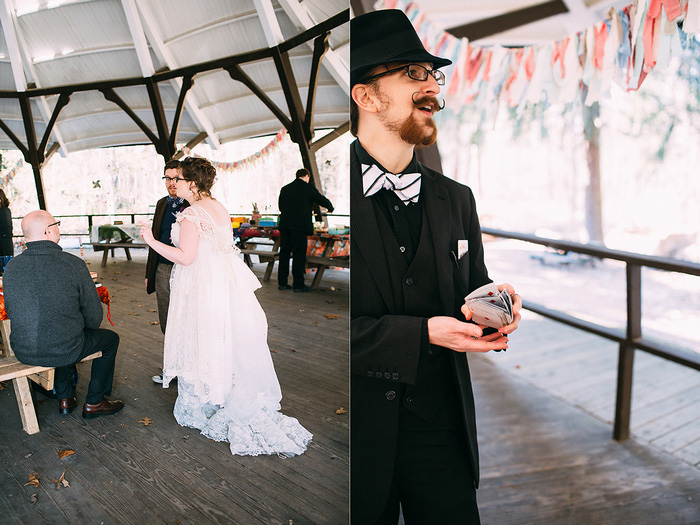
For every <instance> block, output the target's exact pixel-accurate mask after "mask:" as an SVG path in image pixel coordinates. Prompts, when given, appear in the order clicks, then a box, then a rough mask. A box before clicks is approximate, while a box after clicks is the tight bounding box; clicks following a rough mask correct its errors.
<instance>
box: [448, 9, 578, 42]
mask: <svg viewBox="0 0 700 525" xmlns="http://www.w3.org/2000/svg"><path fill="white" fill-rule="evenodd" d="M568 12H569V10H568V9H567V7H566V5H565V4H564V2H563V1H562V0H549V1H547V2H544V3H542V4H537V5H533V6H530V7H525V8H523V9H518V10H516V11H511V12H509V13H505V14H502V15H498V16H494V17H491V18H486V19H484V20H479V21H478V22H471V23H469V24H464V25H461V26H456V27H451V28H449V29H447V32H448V33H451V34H452V35H453V36H455V37H457V38H466V39H467V40H469V41H474V40H479V39H481V38H486V37H488V36H492V35H497V34H499V33H503V32H505V31H508V30H509V29H514V28H516V27H520V26H524V25H527V24H530V23H532V22H537V21H538V20H543V19H545V18H549V17H550V16H555V15H561V14H563V13H568Z"/></svg>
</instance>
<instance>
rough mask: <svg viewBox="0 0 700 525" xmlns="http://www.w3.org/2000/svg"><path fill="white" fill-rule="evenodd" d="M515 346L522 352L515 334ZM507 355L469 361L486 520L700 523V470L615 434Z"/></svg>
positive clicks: (488, 524) (488, 523)
mask: <svg viewBox="0 0 700 525" xmlns="http://www.w3.org/2000/svg"><path fill="white" fill-rule="evenodd" d="M522 326H524V325H521V327H522ZM509 346H510V348H509V349H508V352H507V353H508V354H509V355H512V354H517V353H519V352H521V351H523V352H524V350H523V348H521V347H520V346H519V345H518V343H517V342H516V338H515V337H512V338H511V344H510V345H509ZM501 358H502V356H500V355H499V354H493V355H481V354H478V355H473V356H470V358H469V362H470V365H471V372H472V380H473V383H474V394H475V398H476V403H477V427H478V435H479V447H480V456H481V486H480V488H479V491H478V501H479V508H480V514H481V518H482V523H483V524H484V525H493V524H498V525H509V524H547V525H559V524H566V525H572V524H576V525H578V524H580V525H590V524H596V525H608V524H609V525H622V524H629V525H656V524H660V523H663V524H674V525H683V524H687V525H690V524H695V525H697V524H698V523H700V469H698V468H696V467H694V466H691V465H689V464H688V463H686V462H684V461H682V460H681V459H679V458H677V457H674V456H671V455H669V454H667V453H666V452H663V451H660V450H658V449H657V448H655V447H652V446H649V445H647V444H645V443H643V442H641V441H640V440H637V439H629V440H627V441H625V442H623V443H618V442H616V441H614V440H613V439H612V437H611V434H612V430H611V427H610V425H609V424H607V423H605V422H603V421H601V420H600V419H599V418H598V417H595V416H593V415H590V414H586V413H584V412H582V411H581V410H580V409H579V408H576V407H574V406H572V404H571V403H570V402H567V401H565V400H563V399H560V398H558V397H556V396H554V395H552V394H551V393H549V392H547V391H545V390H544V389H540V388H534V387H533V385H532V383H531V382H530V380H529V379H528V378H526V377H517V375H518V374H517V371H513V370H509V369H507V368H506V367H504V366H502V365H503V364H502V363H497V361H498V360H499V359H501ZM511 368H512V367H511Z"/></svg>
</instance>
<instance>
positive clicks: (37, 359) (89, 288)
mask: <svg viewBox="0 0 700 525" xmlns="http://www.w3.org/2000/svg"><path fill="white" fill-rule="evenodd" d="M60 224H61V222H60V221H57V220H55V219H54V218H53V216H52V215H51V214H50V213H48V212H46V211H44V210H36V211H33V212H30V213H28V214H27V215H26V216H25V217H24V219H23V220H22V233H23V234H24V237H25V240H26V248H25V250H24V251H23V252H22V253H21V254H20V255H17V256H16V257H14V258H13V259H11V260H10V262H9V263H8V264H7V267H6V269H5V275H4V277H3V293H4V295H5V310H6V311H7V315H8V317H9V319H10V321H11V329H12V331H11V333H10V344H11V345H12V349H13V350H14V352H15V355H16V356H17V359H19V360H20V361H21V362H22V363H26V364H30V365H40V366H52V367H56V375H55V378H54V386H55V389H56V397H57V398H58V399H59V400H60V401H59V406H58V411H59V413H60V414H70V413H71V412H72V411H73V409H74V408H75V407H76V406H77V405H78V400H77V398H76V397H75V390H74V386H73V377H74V374H75V365H76V363H78V362H79V361H80V360H81V359H83V358H84V357H86V356H88V355H90V354H94V353H95V352H97V351H100V350H101V351H102V357H100V358H98V359H95V360H94V361H93V362H92V373H91V376H90V385H89V387H88V393H87V396H86V397H85V404H84V405H83V417H84V418H88V419H90V418H94V417H98V416H103V415H107V414H113V413H115V412H117V411H119V410H121V409H122V408H123V407H124V403H122V402H121V401H109V400H107V399H106V397H105V396H109V395H110V393H111V391H112V381H113V379H114V360H115V358H116V355H117V347H118V346H119V336H118V335H117V334H116V333H115V332H113V331H111V330H105V329H102V328H100V327H99V326H100V323H101V322H102V303H101V302H100V298H99V296H98V294H97V290H96V289H95V283H93V282H92V278H91V277H90V271H89V270H88V268H87V266H86V265H85V262H83V260H82V259H80V258H78V257H76V256H74V255H71V254H69V253H66V252H64V251H63V249H62V248H61V247H60V246H59V245H58V241H59V239H60V238H61V234H60V232H59V229H58V227H59V226H60Z"/></svg>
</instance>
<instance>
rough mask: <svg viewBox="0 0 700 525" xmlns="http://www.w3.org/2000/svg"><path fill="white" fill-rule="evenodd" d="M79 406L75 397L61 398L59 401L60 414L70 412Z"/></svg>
mask: <svg viewBox="0 0 700 525" xmlns="http://www.w3.org/2000/svg"><path fill="white" fill-rule="evenodd" d="M77 406H78V400H77V399H76V398H74V397H69V398H66V399H61V400H60V401H59V402H58V413H59V414H70V413H71V412H73V409H74V408H75V407H77Z"/></svg>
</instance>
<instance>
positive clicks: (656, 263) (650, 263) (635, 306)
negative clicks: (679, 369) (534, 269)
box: [482, 228, 700, 441]
mask: <svg viewBox="0 0 700 525" xmlns="http://www.w3.org/2000/svg"><path fill="white" fill-rule="evenodd" d="M482 232H483V233H484V234H487V235H492V236H494V237H502V238H505V239H514V240H519V241H525V242H529V243H533V244H539V245H541V246H547V247H549V248H554V249H555V250H563V251H565V252H574V253H580V254H585V255H590V256H593V257H597V258H600V259H612V260H616V261H622V262H624V263H625V265H626V276H627V326H626V328H625V329H615V328H610V327H607V326H601V325H599V324H595V323H591V322H589V321H585V320H583V319H579V318H577V317H574V316H571V315H568V314H566V313H564V312H560V311H557V310H552V309H549V308H547V307H545V306H542V305H539V304H535V303H532V302H530V301H523V308H525V309H527V310H530V311H532V312H535V313H537V314H539V315H542V316H544V317H547V318H549V319H553V320H554V321H558V322H560V323H564V324H566V325H569V326H573V327H575V328H579V329H581V330H584V331H586V332H590V333H592V334H596V335H598V336H600V337H604V338H606V339H609V340H611V341H616V342H617V343H619V345H620V349H619V356H618V367H617V399H616V403H615V423H614V427H613V438H614V439H616V440H618V441H622V440H624V439H627V438H628V437H629V429H630V412H631V407H632V376H633V365H634V353H635V351H636V350H642V351H644V352H648V353H650V354H653V355H656V356H658V357H661V358H663V359H668V360H669V361H673V362H675V363H678V364H680V365H683V366H686V367H688V368H693V369H695V370H700V353H696V352H692V351H688V350H685V349H683V348H680V347H676V346H673V345H666V344H663V343H660V342H657V341H653V340H650V339H646V338H644V337H643V336H642V268H654V269H656V270H663V271H667V272H678V273H682V274H686V275H695V276H700V264H695V263H690V262H682V261H678V260H675V259H669V258H664V257H653V256H650V255H641V254H636V253H630V252H624V251H619V250H611V249H608V248H604V247H601V246H595V245H591V244H581V243H576V242H569V241H561V240H556V239H546V238H543V237H538V236H536V235H528V234H523V233H516V232H508V231H502V230H495V229H492V228H483V229H482Z"/></svg>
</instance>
